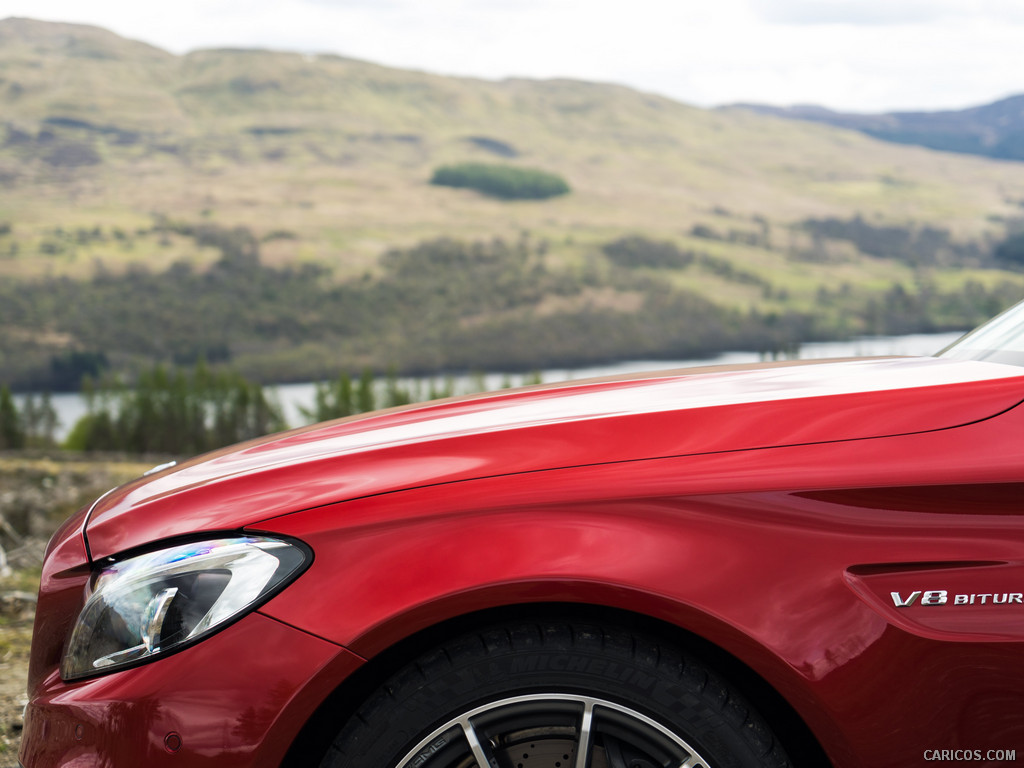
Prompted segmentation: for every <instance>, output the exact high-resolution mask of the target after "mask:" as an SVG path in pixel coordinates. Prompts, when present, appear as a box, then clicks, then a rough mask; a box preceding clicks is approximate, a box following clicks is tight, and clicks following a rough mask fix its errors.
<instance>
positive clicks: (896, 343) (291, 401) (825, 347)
mask: <svg viewBox="0 0 1024 768" xmlns="http://www.w3.org/2000/svg"><path fill="white" fill-rule="evenodd" d="M962 335H963V334H962V333H960V332H954V333H918V334H910V335H907V336H877V337H868V338H861V339H854V340H852V341H826V342H814V343H810V344H804V345H802V346H801V347H800V348H799V349H798V350H797V352H796V353H795V354H793V355H787V356H786V358H785V359H794V360H795V359H800V360H815V359H824V358H832V357H872V356H881V355H932V354H935V353H936V352H938V351H939V350H941V349H942V348H944V347H946V346H948V345H949V344H952V343H953V342H954V341H956V340H957V339H958V338H960V336H962ZM764 359H765V358H764V357H763V356H762V355H761V354H760V353H757V352H725V353H722V354H721V355H718V356H716V357H710V358H704V359H700V360H629V361H625V362H620V363H610V364H608V365H598V366H591V367H587V368H551V369H548V370H543V371H541V372H540V375H541V379H542V380H543V381H544V382H555V381H569V380H574V379H589V378H593V377H595V376H613V375H616V374H624V373H638V372H641V371H651V370H659V369H666V368H689V367H693V366H700V365H734V364H742V363H756V362H760V361H762V360H764ZM526 377H527V374H506V373H501V372H491V373H486V374H483V375H482V376H481V375H475V376H471V375H463V376H453V377H451V380H452V381H453V382H454V383H455V386H456V391H458V392H468V391H471V390H473V389H474V388H478V387H477V385H478V383H479V382H480V381H481V380H482V381H483V383H484V385H485V388H486V389H498V388H500V387H501V386H503V385H504V384H511V385H512V386H518V385H520V384H521V383H522V382H523V380H524V378H526ZM431 380H433V381H437V382H441V381H443V380H445V377H441V376H434V377H425V378H422V379H419V378H405V379H400V380H399V381H400V382H401V383H414V384H415V383H424V385H426V383H427V382H429V381H431ZM266 389H267V392H268V393H271V395H272V396H273V397H275V398H276V399H277V401H278V402H279V403H280V404H281V408H282V410H283V412H284V417H285V419H286V421H287V422H288V423H289V424H290V425H292V426H299V425H301V424H304V423H305V419H304V418H303V416H302V411H301V408H304V407H305V408H309V407H310V406H312V404H313V395H314V392H315V389H316V385H315V384H314V383H312V382H309V383H301V384H280V385H277V386H268V387H267V388H266ZM14 399H15V402H16V403H17V404H18V407H19V408H20V407H22V406H23V404H24V400H25V395H15V396H14ZM52 402H53V407H54V408H55V409H56V411H57V418H58V420H59V426H58V429H57V434H56V437H57V439H58V440H63V439H64V438H65V437H66V436H67V434H68V432H69V431H70V430H71V427H72V426H74V424H75V422H77V421H78V419H80V418H81V417H82V416H84V415H85V413H86V407H85V400H84V398H83V397H82V396H81V395H79V394H76V393H71V392H63V393H58V394H55V395H52Z"/></svg>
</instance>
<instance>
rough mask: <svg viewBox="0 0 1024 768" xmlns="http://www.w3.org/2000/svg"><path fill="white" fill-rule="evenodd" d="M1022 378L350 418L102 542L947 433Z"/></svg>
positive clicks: (156, 489)
mask: <svg viewBox="0 0 1024 768" xmlns="http://www.w3.org/2000/svg"><path fill="white" fill-rule="evenodd" d="M1020 374H1021V371H1020V370H1019V369H1015V368H1012V367H1010V366H1003V365H992V364H987V363H975V362H951V361H947V360H939V359H935V358H925V359H919V358H895V359H881V360H869V361H849V362H840V363H825V364H818V365H790V366H781V367H764V368H759V369H756V370H748V371H728V372H723V373H713V374H705V375H699V376H685V375H683V376H674V377H670V378H651V379H643V380H639V381H634V382H622V381H616V382H605V383H598V384H574V385H565V386H561V387H548V388H542V389H538V390H533V391H527V392H520V393H510V394H509V393H503V394H497V395H490V396H484V397H476V398H471V399H468V400H458V401H456V402H449V403H443V404H439V405H428V406H424V407H417V408H410V409H402V410H398V411H396V412H390V413H387V412H385V413H383V414H381V415H378V416H372V417H369V418H363V419H354V420H353V419H345V420H342V421H339V422H334V423H331V424H327V425H322V426H320V427H318V428H316V429H305V430H297V431H294V432H290V433H284V434H282V435H280V436H276V437H272V438H270V439H265V440H262V441H258V442H256V443H253V444H249V445H248V446H245V447H243V448H241V449H239V450H234V451H222V452H220V453H216V454H212V455H210V456H208V457H205V458H200V459H199V460H196V461H193V462H190V463H189V464H186V465H184V466H182V467H179V468H176V469H175V470H173V471H171V472H166V473H162V474H160V475H158V476H156V477H153V478H149V479H143V480H140V481H138V482H137V483H135V484H131V485H128V486H126V487H125V488H123V489H121V490H120V491H118V492H117V493H114V494H110V495H109V496H107V497H106V498H104V499H103V500H101V502H100V503H99V504H98V505H97V507H96V509H95V510H94V511H93V513H92V515H91V518H90V521H89V527H88V531H87V536H88V542H89V547H90V552H91V554H92V556H93V557H95V558H100V557H106V556H109V555H113V554H116V553H117V552H122V551H124V550H127V549H130V548H132V547H136V546H140V545H143V544H145V543H147V542H149V541H155V540H159V539H162V538H168V537H171V536H176V535H181V534H185V533H194V532H195V531H200V530H223V529H230V528H237V527H241V526H244V525H247V524H249V523H251V522H252V521H253V517H254V516H255V515H259V514H260V513H261V511H262V513H263V514H265V515H266V516H269V515H273V514H283V513H287V512H294V511H296V510H300V509H308V508H311V507H315V506H320V505H323V504H330V503H334V502H337V501H341V500H344V499H350V498H356V497H360V496H370V495H374V494H379V493H384V492H389V491H393V490H398V489H402V488H411V487H416V486H419V485H430V484H436V483H441V482H458V481H461V480H468V479H473V478H479V477H488V476H497V475H511V474H515V473H519V472H530V471H536V470H540V469H550V468H557V467H568V466H583V465H592V464H607V463H614V462H623V461H635V460H637V459H644V458H656V457H662V456H673V455H684V454H694V453H713V452H721V451H736V450H749V449H754V448H765V447H773V446H779V445H793V444H802V443H819V442H830V441H836V440H852V439H858V438H866V437H877V436H880V435H890V434H900V433H907V432H923V431H934V430H937V429H944V428H948V427H952V426H956V425H959V424H965V423H969V422H972V421H976V420H978V419H983V418H986V417H988V416H991V415H993V414H995V413H998V412H1000V411H1002V410H1005V409H1006V408H1009V407H1011V406H1013V405H1015V404H1016V403H1017V402H1019V401H1020V399H1021V393H1022V391H1024V388H1022V387H1021V384H1020V380H1021V379H1022V377H1021V375H1020ZM609 435H614V437H613V439H609ZM123 515H131V525H124V524H123V523H122V522H121V519H120V518H121V516H123Z"/></svg>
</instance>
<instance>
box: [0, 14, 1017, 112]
mask: <svg viewBox="0 0 1024 768" xmlns="http://www.w3.org/2000/svg"><path fill="white" fill-rule="evenodd" d="M0 9H2V10H0V13H4V14H5V15H23V16H31V17H35V18H44V19H51V20H67V21H81V22H87V23H94V24H99V25H101V26H106V27H108V28H110V29H113V30H114V31H115V32H118V33H119V34H122V35H125V36H128V37H134V38H137V39H142V40H145V41H146V42H150V43H153V44H155V45H159V46H161V47H164V48H167V49H169V50H172V51H174V52H177V53H182V52H185V51H187V50H190V49H193V48H197V47H215V46H232V47H267V48H274V49H278V50H297V51H303V52H331V53H339V54H342V55H345V56H353V57H356V58H364V59H368V60H371V61H376V62H379V63H383V64H389V65H392V66H399V67H409V68H415V69H425V70H428V71H434V72H441V73H446V74H459V75H471V76H479V77H488V78H502V77H508V76H525V77H573V78H579V79H586V80H600V81H609V82H619V83H625V84H629V85H632V86H634V87H636V88H639V89H642V90H651V91H656V92H660V93H664V94H666V95H669V96H672V97H674V98H677V99H680V100H683V101H688V102H692V103H698V104H702V105H710V104H720V103H727V102H733V101H739V100H743V101H762V102H770V103H794V102H811V103H820V104H825V105H827V106H831V107H834V108H839V109H857V110H862V111H874V110H882V109H898V108H906V109H917V108H941V107H957V106H967V105H973V104H979V103H982V102H985V101H988V100H991V99H994V98H997V97H1000V96H1003V95H1007V94H1010V93H1014V92H1024V67H1022V66H1021V64H1022V62H1024V57H1022V56H1021V54H1020V49H1021V46H1020V40H1022V39H1024V3H1022V2H1020V0H717V1H716V2H697V1H696V0H693V1H691V0H630V1H629V2H628V3H624V2H622V0H615V2H612V1H611V0H430V2H427V1H426V0H273V1H270V0H177V2H176V3H175V4H174V5H170V4H153V3H139V2H137V0H132V1H131V2H128V0H90V2H88V3H83V2H81V0H2V3H0Z"/></svg>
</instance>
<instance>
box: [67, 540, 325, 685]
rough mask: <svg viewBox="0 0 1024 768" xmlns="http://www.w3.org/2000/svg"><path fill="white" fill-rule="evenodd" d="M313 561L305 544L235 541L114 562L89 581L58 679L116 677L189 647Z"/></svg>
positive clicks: (177, 547) (205, 543) (179, 547)
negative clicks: (116, 672)
mask: <svg viewBox="0 0 1024 768" xmlns="http://www.w3.org/2000/svg"><path fill="white" fill-rule="evenodd" d="M311 560H312V555H311V554H310V553H309V550H308V549H307V548H305V547H304V546H302V545H299V544H296V543H291V542H287V541H282V540H280V539H271V538H266V537H261V536H239V537H234V538H222V539H213V540H208V541H199V542H193V543H188V544H178V545H175V546H171V547H168V548H166V549H161V550H158V551H155V552H149V553H147V554H142V555H137V556H135V557H131V558H127V559H125V560H120V561H112V562H110V563H109V564H107V565H106V566H105V567H104V568H103V569H102V570H100V571H99V572H98V573H97V574H96V575H95V576H94V577H93V580H92V586H91V590H90V593H89V595H88V597H87V599H86V602H85V607H84V608H82V612H81V613H80V614H79V615H78V621H77V622H76V623H75V627H74V630H73V631H72V633H71V640H70V641H69V643H68V646H67V649H66V650H65V652H64V658H63V659H62V661H61V667H60V674H61V677H63V678H64V679H65V680H74V679H77V678H80V677H86V676H89V675H98V674H102V673H104V672H113V671H114V670H118V669H123V668H124V667H128V666H133V665H136V664H139V663H142V662H146V661H149V660H150V659H152V658H154V657H157V656H159V655H161V654H166V653H169V652H173V651H177V650H180V649H181V648H183V647H185V646H188V645H191V644H192V643H194V642H196V641H198V640H200V639H201V638H204V637H206V636H208V635H210V634H211V633H213V632H216V631H217V630H219V629H221V628H223V627H224V626H226V625H227V624H228V623H229V622H231V621H232V620H234V619H237V618H240V617H241V616H242V615H244V614H246V613H248V612H249V611H251V610H253V609H255V608H256V607H257V606H258V605H259V604H260V603H262V602H264V601H265V600H266V599H268V598H269V597H270V596H271V595H272V594H274V593H276V592H277V591H279V590H280V589H282V588H283V587H284V586H285V585H286V584H287V583H288V582H289V581H291V580H292V579H294V578H295V577H297V576H298V575H299V574H300V573H301V572H302V571H303V570H305V566H306V565H307V564H308V563H309V562H310V561H311Z"/></svg>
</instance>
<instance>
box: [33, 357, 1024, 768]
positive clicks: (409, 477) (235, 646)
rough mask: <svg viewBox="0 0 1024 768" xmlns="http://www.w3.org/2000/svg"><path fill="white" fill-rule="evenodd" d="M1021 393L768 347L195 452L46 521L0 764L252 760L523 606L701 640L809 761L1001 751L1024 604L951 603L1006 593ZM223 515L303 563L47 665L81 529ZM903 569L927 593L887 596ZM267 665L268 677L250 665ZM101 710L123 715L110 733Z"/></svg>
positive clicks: (201, 523) (193, 523)
mask: <svg viewBox="0 0 1024 768" xmlns="http://www.w3.org/2000/svg"><path fill="white" fill-rule="evenodd" d="M1022 400H1024V370H1022V369H1020V368H1014V367H1011V366H1003V365H994V364H983V363H972V362H951V361H948V360H936V359H924V360H916V359H913V360H911V359H898V360H881V361H879V360H876V361H861V362H852V363H850V362H848V363H828V364H819V365H805V366H793V367H771V368H760V369H757V370H752V371H746V372H736V371H729V372H721V373H711V374H704V375H694V376H672V377H658V378H651V379H644V380H641V381H637V382H604V383H594V384H574V385H567V386H562V387H552V388H545V389H541V390H538V391H534V392H523V393H511V394H501V395H493V396H488V397H479V398H473V399H470V400H464V401H458V402H453V403H444V404H437V405H430V406H426V407H419V408H410V409H404V410H400V411H395V412H391V413H383V414H379V415H374V416H370V417H368V418H363V419H356V420H344V421H341V422H336V423H333V424H328V425H322V426H320V427H318V428H316V429H307V430H300V431H296V432H292V433H286V434H284V435H280V436H276V437H271V438H269V439H266V440H263V441H259V442H256V443H252V444H248V445H246V446H242V447H240V448H238V449H235V450H230V451H223V452H219V453H217V454H213V455H211V456H209V457H206V458H205V459H202V458H201V459H199V460H196V461H195V462H191V463H189V464H187V465H185V466H184V467H182V468H179V469H177V470H175V471H171V472H166V473H163V474H161V475H157V476H155V477H153V478H149V479H147V480H142V481H139V482H137V483H134V484H131V485H129V486H127V487H125V488H124V489H121V490H119V491H118V492H116V493H113V494H110V495H108V496H107V497H105V498H104V499H102V500H101V501H100V502H99V503H98V504H97V505H96V506H95V508H94V509H93V510H92V511H91V512H89V513H88V518H89V519H88V522H86V519H85V518H86V515H87V513H85V512H83V513H80V514H79V515H78V516H76V517H75V518H73V520H72V521H70V522H69V524H68V525H66V526H65V527H64V529H62V531H61V532H59V534H58V536H56V537H55V539H54V542H53V544H52V545H51V547H52V550H53V551H52V553H51V556H50V558H49V559H48V561H47V565H46V568H45V569H44V575H43V585H42V588H41V594H40V603H39V614H38V615H37V639H36V642H35V645H34V647H33V667H32V678H33V679H32V696H33V699H32V704H31V706H30V718H29V721H28V723H27V726H26V737H25V746H24V748H23V752H22V762H23V763H25V765H26V766H27V768H50V766H54V767H56V766H62V765H71V764H73V760H74V759H75V758H76V756H86V755H93V754H99V755H102V756H104V757H105V758H107V759H109V761H110V762H109V763H106V764H109V765H111V766H114V768H118V767H119V766H122V765H124V766H128V765H132V766H134V765H142V764H145V765H156V766H159V765H172V764H176V765H189V766H192V765H203V764H206V762H209V764H211V765H212V764H214V763H216V764H217V765H224V766H239V767H241V766H250V765H260V766H263V765H276V764H277V762H279V761H280V759H281V757H282V756H283V755H284V753H285V751H286V750H287V749H288V747H289V745H290V744H291V742H292V740H293V739H294V738H295V735H296V733H297V732H298V728H299V727H300V726H301V723H302V722H304V721H305V719H306V718H308V717H309V716H310V714H311V713H312V712H313V711H314V710H315V708H316V707H317V706H319V704H320V703H321V702H322V701H323V699H324V697H325V696H326V695H327V693H328V692H330V691H331V690H333V689H335V688H336V687H337V686H340V685H344V683H345V681H346V679H347V678H348V677H349V675H351V673H352V672H353V671H354V670H355V669H356V668H357V667H358V665H359V664H360V663H361V660H362V659H363V658H366V659H372V658H377V657H379V656H380V654H382V653H384V652H385V651H386V650H388V649H389V648H392V647H394V645H395V644H396V643H398V642H399V641H401V640H403V639H404V638H407V637H409V636H411V635H412V634H414V633H415V632H417V631H418V630H420V629H425V628H428V627H431V626H435V625H437V624H438V623H440V622H442V621H444V620H446V619H449V618H454V617H459V616H465V615H468V614H472V613H473V612H475V611H478V610H482V609H487V608H494V607H500V606H515V605H524V604H531V603H576V604H579V605H587V606H605V607H611V608H618V609H622V610H628V611H632V612H636V613H641V614H645V615H647V616H650V617H653V618H655V619H659V620H661V621H664V622H667V623H670V624H673V625H676V626H678V627H681V628H683V629H685V630H688V631H690V632H692V633H694V634H696V635H698V636H700V637H702V638H703V639H704V640H706V641H708V642H710V643H713V644H714V645H716V646H718V647H719V648H721V649H723V650H724V651H725V652H727V653H729V654H731V655H732V656H734V657H735V658H737V659H739V660H740V661H742V662H743V663H744V664H746V665H747V666H748V667H749V668H750V669H752V670H753V671H754V672H756V673H757V674H758V675H760V676H761V677H762V678H763V679H764V680H765V681H766V682H767V683H768V684H769V685H771V686H772V687H773V688H774V689H775V690H776V691H777V692H778V693H779V694H780V695H781V696H782V697H783V698H784V699H785V700H786V701H788V702H789V704H790V705H791V706H792V707H793V708H794V709H795V710H796V712H797V713H798V714H799V716H800V717H801V718H802V719H803V721H804V722H805V723H806V724H807V726H808V727H809V729H810V730H811V732H812V733H813V734H814V736H815V737H816V738H817V740H818V741H819V742H820V744H821V746H822V747H823V748H824V750H825V751H826V752H827V754H828V757H829V758H830V760H831V761H832V763H833V765H834V766H835V767H836V768H862V767H863V768H867V766H872V768H875V767H876V766H892V767H893V768H895V767H896V766H901V767H902V766H907V765H916V764H919V763H920V762H921V760H922V753H923V750H925V749H931V748H939V749H975V748H987V747H992V748H1001V749H1017V750H1018V751H1019V752H1020V753H1021V754H1024V718H1021V717H1020V714H1019V713H1020V712H1022V711H1024V693H1022V692H1024V665H1022V664H1021V663H1020V659H1021V658H1022V655H1024V620H1022V616H1024V606H1021V605H1018V604H1017V603H1016V602H1015V601H1013V600H1010V599H1009V598H1007V600H1005V601H1003V602H1000V603H994V602H993V603H989V602H986V604H985V605H982V604H980V603H978V604H969V603H968V604H964V605H958V604H956V603H955V596H956V595H960V594H965V595H971V594H974V595H977V594H1000V595H1004V594H1005V595H1010V594H1013V593H1014V592H1024V583H1022V582H1021V579H1022V578H1024V525H1022V518H1021V514H1022V509H1021V506H1020V504H1019V501H1018V500H1019V499H1021V498H1024V441H1022V440H1021V439H1020V436H1021V435H1024V406H1019V405H1018V404H1019V403H1021V401H1022ZM937 489H938V490H937ZM243 528H244V529H246V530H248V531H250V532H268V533H276V534H281V535H287V536H292V537H295V538H297V539H299V540H301V541H304V542H305V543H306V544H308V545H309V546H310V547H311V548H312V550H313V551H314V552H315V560H314V562H313V564H312V566H311V567H310V568H309V570H308V571H306V572H305V573H304V574H303V575H302V576H301V577H299V578H298V579H297V580H296V581H295V582H294V583H293V584H291V585H290V586H289V587H288V588H287V589H285V590H284V591H283V592H282V593H281V594H279V595H277V596H276V597H274V598H273V599H272V600H270V602H268V603H266V604H265V605H264V606H262V608H261V609H260V611H259V612H258V613H255V614H250V615H248V616H247V617H246V618H244V619H242V620H241V621H239V622H237V623H236V624H234V625H232V626H231V627H229V628H227V629H225V630H223V631H221V632H219V633H217V634H215V635H213V636H212V637H211V638H209V639H207V640H204V641H202V642H200V643H199V644H197V645H195V646H192V647H191V648H188V649H186V650H184V651H181V652H180V653H177V654H174V655H172V656H169V657H167V658H163V659H159V660H156V661H153V662H151V663H149V664H145V665H143V666H140V667H138V668H135V669H129V670H124V671H121V672H116V673H113V674H110V675H107V676H101V677H97V678H94V679H91V680H86V681H84V682H79V683H73V684H65V683H63V682H61V681H60V680H59V677H58V676H57V674H56V667H57V664H58V662H59V657H60V652H61V648H62V646H63V643H64V639H65V637H66V636H67V632H68V627H69V625H70V623H71V622H72V621H73V620H74V616H75V614H76V613H77V611H78V609H79V608H80V607H81V605H82V589H83V586H84V583H85V580H86V578H87V576H88V573H89V564H88V562H87V558H86V552H85V547H84V544H83V531H84V538H85V539H87V541H88V546H89V551H90V553H91V555H92V557H93V559H96V558H102V557H107V556H112V555H117V554H119V553H121V552H124V551H126V550H130V549H132V548H135V547H140V546H147V545H151V544H153V543H154V542H157V541H160V540H162V539H166V538H168V537H172V536H179V535H184V534H195V533H197V532H202V531H211V532H212V531H225V530H238V529H243ZM914 591H920V592H921V593H922V594H923V593H924V592H925V591H928V592H939V591H945V592H947V593H948V595H949V600H948V601H947V603H945V604H932V603H933V602H935V601H936V600H937V598H934V599H933V600H931V601H929V602H928V603H926V602H925V601H924V600H921V599H917V600H915V601H914V602H913V603H910V604H906V605H897V604H896V603H895V602H894V600H893V598H892V596H891V593H892V592H897V593H898V594H899V595H900V596H901V600H902V599H903V597H905V596H909V595H910V594H912V593H913V592H914ZM40 627H43V628H44V630H43V631H42V635H43V636H42V637H40V635H39V633H40V632H41V630H40ZM284 659H286V660H287V663H286V664H285V663H282V660H284ZM242 660H244V663H242ZM268 675H269V679H271V680H275V681H278V680H279V681H280V684H279V685H277V686H266V685H265V684H263V683H262V682H259V683H257V682H255V681H260V680H261V679H266V678H265V677H264V676H268ZM270 688H273V689H274V690H269V689H270ZM893 691H906V692H910V693H909V694H908V696H909V698H903V697H899V696H894V695H893ZM951 692H953V693H952V694H951ZM206 697H210V698H211V702H212V703H211V704H210V705H209V706H208V708H206V709H194V708H195V706H196V703H197V702H201V701H206V700H207V699H206ZM122 712H124V713H125V714H124V717H125V718H126V720H125V722H128V723H130V724H131V726H132V732H137V733H138V734H139V736H138V737H137V738H136V739H134V740H131V739H129V740H124V741H118V740H117V739H114V738H113V736H112V734H114V733H122V732H123V731H120V730H118V729H114V730H111V727H110V726H109V723H111V722H116V723H120V722H121V720H119V719H118V718H120V717H121V713H122ZM190 712H191V713H192V714H190ZM246 712H249V713H250V714H249V715H245V716H244V717H243V714H244V713H246ZM114 715H117V717H114ZM112 718H113V719H112ZM243 721H244V722H243ZM47 722H49V723H64V724H65V725H51V726H49V727H50V728H51V729H57V730H59V731H60V738H59V739H58V740H57V742H56V745H55V744H54V743H53V742H52V740H51V739H50V735H49V734H44V726H43V723H47ZM104 724H107V725H104ZM78 725H83V727H84V736H83V738H82V739H78V740H76V739H75V736H74V734H75V729H77V726H78ZM250 725H251V728H250V727H249V726H250ZM118 728H120V725H119V726H118ZM171 732H174V733H177V734H180V736H181V742H182V746H181V749H180V751H179V752H177V753H171V752H168V751H167V750H166V749H165V741H164V739H165V737H166V736H167V734H169V733H171ZM190 750H191V751H190ZM204 761H206V762H204ZM275 761H276V762H275ZM96 763H97V764H103V761H102V760H97V761H96Z"/></svg>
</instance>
